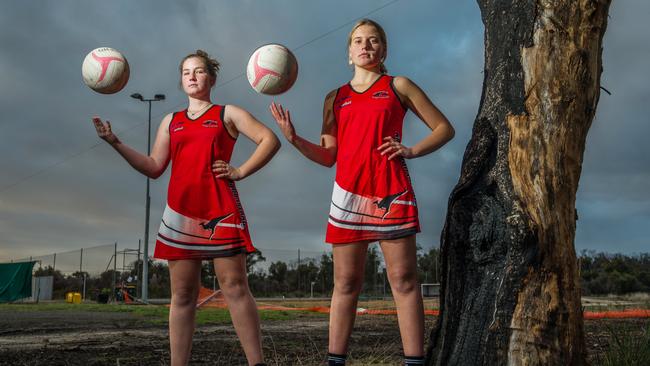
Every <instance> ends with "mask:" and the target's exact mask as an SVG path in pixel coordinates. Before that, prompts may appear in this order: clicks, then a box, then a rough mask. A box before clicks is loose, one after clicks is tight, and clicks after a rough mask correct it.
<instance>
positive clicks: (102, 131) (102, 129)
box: [93, 117, 120, 145]
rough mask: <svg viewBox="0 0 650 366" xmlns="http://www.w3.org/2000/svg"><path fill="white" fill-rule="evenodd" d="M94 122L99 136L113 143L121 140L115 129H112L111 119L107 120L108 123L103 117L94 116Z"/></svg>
mask: <svg viewBox="0 0 650 366" xmlns="http://www.w3.org/2000/svg"><path fill="white" fill-rule="evenodd" d="M93 124H95V130H97V136H99V138H101V139H102V140H104V141H106V142H108V143H109V144H111V145H112V144H114V143H116V142H119V141H120V140H119V139H118V138H117V136H115V134H114V133H113V130H112V129H111V123H110V122H109V121H106V123H104V122H103V121H102V119H101V118H99V117H93Z"/></svg>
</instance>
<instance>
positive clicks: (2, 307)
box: [0, 303, 327, 325]
mask: <svg viewBox="0 0 650 366" xmlns="http://www.w3.org/2000/svg"><path fill="white" fill-rule="evenodd" d="M37 311H62V312H66V311H69V312H80V311H90V312H112V313H132V314H134V315H135V316H137V317H139V318H141V319H142V320H144V321H145V322H147V323H151V324H166V323H167V319H168V318H169V307H167V306H165V305H120V304H68V303H46V304H44V303H41V304H0V314H1V313H3V312H37ZM259 314H260V318H261V320H262V321H268V320H292V319H299V318H323V317H327V314H320V313H312V312H305V311H276V310H260V311H259ZM196 323H197V324H198V325H205V324H229V323H231V319H230V313H229V312H228V309H220V308H203V309H199V310H198V311H197V312H196Z"/></svg>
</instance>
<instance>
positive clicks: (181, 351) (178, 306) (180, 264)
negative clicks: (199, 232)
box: [169, 259, 201, 366]
mask: <svg viewBox="0 0 650 366" xmlns="http://www.w3.org/2000/svg"><path fill="white" fill-rule="evenodd" d="M169 274H170V278H171V290H172V303H171V307H170V308H169V347H170V350H171V364H172V366H182V365H187V363H188V362H189V360H190V352H191V351H192V335H193V334H194V315H195V312H196V298H197V296H198V294H199V280H200V275H201V261H200V260H194V259H187V260H186V259H184V260H175V261H172V260H170V261H169Z"/></svg>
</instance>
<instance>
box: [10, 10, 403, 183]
mask: <svg viewBox="0 0 650 366" xmlns="http://www.w3.org/2000/svg"><path fill="white" fill-rule="evenodd" d="M398 1H400V0H392V1H389V2H387V3H386V4H384V5H382V6H380V7H377V8H374V9H373V10H371V11H369V12H367V13H365V14H363V15H361V16H358V17H356V18H354V19H352V20H349V21H347V22H345V23H343V24H341V25H340V26H338V27H336V28H334V29H331V30H329V31H327V32H325V33H322V34H320V35H318V36H316V37H315V38H312V39H311V40H309V41H307V42H305V43H303V44H301V45H299V46H297V47H294V48H292V49H293V50H294V51H298V50H300V49H302V48H304V47H306V46H308V45H310V44H312V43H314V42H316V41H319V40H321V39H323V38H325V37H327V36H329V35H330V34H332V33H335V32H337V31H339V30H341V29H343V28H345V27H347V26H349V25H350V24H352V23H354V22H356V21H357V20H359V19H362V18H365V17H367V16H369V15H371V14H374V13H376V12H378V11H380V10H383V9H384V8H387V7H388V6H391V5H393V4H395V3H396V2H398ZM244 75H246V73H245V72H243V73H241V74H239V75H237V76H234V77H232V78H230V79H228V80H226V81H225V82H223V83H220V84H219V85H217V86H216V87H215V89H219V88H223V87H224V86H226V85H228V84H230V83H232V82H233V81H235V80H238V79H240V78H241V77H243V76H244ZM184 104H185V102H182V103H179V104H176V105H175V106H173V107H171V108H168V109H167V110H165V111H163V112H161V113H159V114H157V115H155V116H153V117H152V118H154V119H160V118H161V117H162V116H163V115H166V114H168V113H170V112H172V111H175V110H176V109H177V108H179V107H181V106H182V105H184ZM144 124H145V122H140V123H136V124H134V125H132V126H131V127H129V128H127V129H124V130H121V131H116V134H119V135H127V134H128V133H129V132H130V131H133V130H134V129H136V128H138V127H140V126H142V125H144ZM101 145H103V142H101V141H100V142H98V143H96V144H94V145H92V146H90V147H88V148H86V149H84V150H81V151H79V152H76V153H73V154H70V155H68V156H66V157H65V158H63V159H62V160H60V161H58V162H55V163H53V164H51V165H48V166H46V167H44V168H41V169H39V170H37V171H36V172H34V173H32V174H29V175H27V176H25V177H23V178H21V179H19V180H17V181H15V182H13V183H9V184H8V185H6V186H4V187H2V188H0V194H2V193H4V192H6V191H8V190H10V189H12V188H13V187H15V186H17V185H19V184H21V183H23V182H25V181H27V180H30V179H32V178H34V177H36V176H39V175H41V174H43V173H45V172H47V171H49V170H50V169H52V168H54V167H57V166H59V165H61V164H63V163H66V162H68V161H69V160H72V159H74V158H76V157H77V156H80V155H83V154H85V153H87V152H89V151H92V150H94V149H95V148H97V147H98V146H101Z"/></svg>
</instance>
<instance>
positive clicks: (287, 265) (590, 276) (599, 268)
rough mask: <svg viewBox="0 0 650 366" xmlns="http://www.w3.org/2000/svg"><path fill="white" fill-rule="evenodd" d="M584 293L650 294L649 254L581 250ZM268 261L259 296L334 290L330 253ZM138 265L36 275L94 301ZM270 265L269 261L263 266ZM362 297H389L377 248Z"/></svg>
mask: <svg viewBox="0 0 650 366" xmlns="http://www.w3.org/2000/svg"><path fill="white" fill-rule="evenodd" d="M439 255H440V251H439V249H438V248H430V249H427V250H423V249H422V248H418V252H417V263H418V276H419V280H420V283H439V282H440V267H439V263H440V261H439ZM578 260H579V264H580V276H581V280H582V291H583V294H584V295H606V294H619V295H620V294H626V293H631V292H650V254H647V253H646V254H640V255H631V256H628V255H623V254H607V253H597V252H593V251H583V252H582V253H581V255H580V256H579V257H578ZM265 262H266V258H265V257H264V255H263V253H261V252H255V253H253V254H251V255H249V256H248V258H247V262H246V265H247V269H248V281H249V285H250V288H251V291H252V292H253V294H254V295H255V296H257V297H282V296H285V297H310V296H312V295H313V296H314V297H329V296H330V295H331V293H332V289H333V287H334V264H333V261H332V254H331V253H327V254H326V253H323V254H322V255H321V256H320V257H318V258H304V259H301V260H300V261H298V260H297V259H293V260H290V261H287V262H284V261H275V262H272V263H270V264H269V265H268V266H262V265H260V264H261V263H265ZM139 264H140V263H137V262H136V263H134V264H133V265H132V266H131V267H132V268H134V269H133V270H131V271H124V272H119V271H118V272H113V270H108V271H106V272H103V273H101V274H100V275H99V276H92V277H91V276H89V275H88V273H86V272H75V273H72V274H70V275H63V274H62V273H61V272H60V271H58V270H52V268H51V267H45V268H40V269H37V270H36V271H35V273H34V275H35V276H50V275H51V276H54V290H53V296H54V298H55V299H63V298H64V297H65V293H66V292H72V291H74V292H81V291H82V289H83V285H84V279H85V288H86V298H87V299H91V300H95V299H97V296H98V295H99V294H100V293H102V292H103V293H110V292H111V291H112V290H113V286H112V284H113V280H115V285H116V286H117V287H118V288H119V287H120V286H121V285H122V284H124V285H125V286H126V285H133V284H137V281H136V279H137V276H138V270H137V269H139V268H141V265H139ZM265 264H266V263H265ZM201 284H202V285H203V286H204V287H206V288H209V289H212V288H219V283H218V282H217V281H216V279H215V277H214V268H213V264H212V261H204V262H203V266H202V271H201ZM169 286H170V282H169V270H168V268H167V263H166V262H153V261H152V262H150V263H149V298H169V296H170V292H169ZM362 296H364V297H383V296H391V292H390V285H389V283H388V280H387V278H386V269H385V266H384V265H383V263H382V260H381V256H380V253H379V249H378V247H377V246H371V247H370V248H369V249H368V253H367V257H366V268H365V272H364V283H363V290H362Z"/></svg>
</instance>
